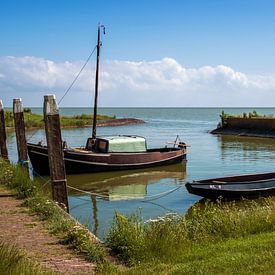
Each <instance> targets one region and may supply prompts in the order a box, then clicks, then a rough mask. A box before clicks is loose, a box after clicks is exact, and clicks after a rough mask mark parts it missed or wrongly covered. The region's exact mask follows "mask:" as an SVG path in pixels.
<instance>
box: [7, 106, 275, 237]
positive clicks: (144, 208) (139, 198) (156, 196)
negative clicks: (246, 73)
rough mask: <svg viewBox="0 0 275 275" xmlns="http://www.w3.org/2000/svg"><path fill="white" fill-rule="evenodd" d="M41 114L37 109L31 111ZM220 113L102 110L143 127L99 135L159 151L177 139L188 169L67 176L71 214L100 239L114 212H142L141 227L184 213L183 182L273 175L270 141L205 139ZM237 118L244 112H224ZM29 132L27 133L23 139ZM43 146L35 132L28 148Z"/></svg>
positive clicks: (81, 134)
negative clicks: (141, 141)
mask: <svg viewBox="0 0 275 275" xmlns="http://www.w3.org/2000/svg"><path fill="white" fill-rule="evenodd" d="M32 110H33V112H37V113H41V112H42V109H39V108H32ZM221 110H222V109H221V108H101V109H99V113H100V114H106V115H112V116H114V115H115V116H116V117H134V118H139V119H143V120H144V121H145V122H146V123H145V124H139V125H129V126H122V127H100V128H98V135H115V134H125V135H141V136H144V137H146V138H147V145H148V147H163V146H165V145H166V142H167V141H168V142H171V141H173V140H175V138H176V135H179V136H180V138H181V140H182V141H184V142H186V143H187V144H188V145H190V147H188V154H187V159H188V161H187V163H186V164H180V165H172V166H167V167H159V168H154V169H145V170H142V171H141V170H133V171H123V172H112V173H98V174H85V175H72V176H68V185H69V186H72V187H74V188H77V189H81V190H85V191H87V192H89V193H82V192H80V191H77V190H76V189H69V205H70V210H71V214H72V215H73V216H74V217H75V218H76V219H78V220H79V221H80V222H81V223H83V224H86V225H88V226H89V228H90V230H91V231H92V232H94V233H95V234H97V235H98V236H99V237H101V238H102V237H103V236H104V234H106V232H108V228H109V227H110V225H111V224H112V221H113V217H114V213H115V211H118V212H120V213H122V214H128V215H130V214H131V213H134V212H135V211H141V213H142V217H143V219H144V221H146V220H148V219H154V218H156V217H159V216H162V215H165V214H166V213H185V212H186V211H187V210H188V208H189V207H191V206H192V205H193V204H194V203H195V202H196V201H198V200H199V199H200V197H197V196H194V195H190V194H188V192H187V190H186V189H185V187H184V184H185V183H186V182H187V181H192V180H195V179H206V178H210V177H221V176H229V175H237V174H249V173H257V172H271V171H274V170H275V168H274V167H275V140H272V139H261V138H247V137H229V136H224V137H219V136H213V135H211V134H209V131H210V130H212V129H214V128H215V127H216V125H217V123H218V121H219V114H220V112H221ZM224 110H225V112H227V113H231V114H241V113H243V112H247V113H248V112H251V111H252V110H253V109H251V108H250V109H247V108H234V109H231V108H224ZM255 110H256V111H257V112H258V113H261V114H274V113H275V109H273V108H261V109H259V108H256V109H255ZM91 111H92V110H91V109H89V108H63V109H61V113H62V114H64V115H74V114H81V113H91ZM32 134H33V132H32V131H29V132H27V138H29V137H31V136H32ZM90 135H91V129H89V128H81V129H63V130H62V137H63V140H66V141H67V143H68V145H69V146H71V147H75V146H81V145H85V142H86V139H87V137H89V136H90ZM40 140H45V135H44V131H43V130H39V131H38V132H37V133H36V134H35V135H34V136H33V137H32V138H31V141H32V142H37V141H40ZM8 147H9V153H10V156H11V158H12V160H13V161H16V160H17V156H16V154H17V152H16V141H15V136H14V133H13V132H9V133H8Z"/></svg>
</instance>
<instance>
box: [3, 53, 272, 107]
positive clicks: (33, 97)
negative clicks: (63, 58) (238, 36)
mask: <svg viewBox="0 0 275 275" xmlns="http://www.w3.org/2000/svg"><path fill="white" fill-rule="evenodd" d="M82 65H83V62H80V61H75V62H68V61H67V62H62V63H58V62H54V61H51V60H46V59H43V58H36V57H30V56H25V57H12V56H6V57H0V98H2V99H3V100H5V101H11V100H12V98H13V97H22V98H23V99H24V103H25V105H32V106H34V105H35V106H39V105H41V102H42V101H43V97H42V96H43V94H47V93H56V94H57V96H58V97H59V98H60V97H61V96H62V94H63V93H64V91H65V90H66V89H67V88H68V86H69V85H70V84H71V82H72V81H73V79H74V77H75V76H76V75H77V73H78V71H79V70H80V68H81V66H82ZM93 87H94V64H93V66H92V68H91V65H88V66H87V68H86V69H85V70H84V71H83V73H82V74H81V76H80V78H79V80H78V81H77V82H76V85H75V86H74V87H73V89H72V91H71V93H70V94H68V95H67V97H66V99H65V100H64V105H63V106H87V105H90V102H92V98H91V94H92V91H93ZM274 102H275V75H253V76H251V75H247V74H244V73H241V72H237V71H234V70H233V69H232V68H230V67H227V66H224V65H219V66H216V67H211V66H204V67H201V68H185V67H184V66H182V65H181V64H179V63H178V62H177V61H176V60H174V59H172V58H163V59H161V60H157V61H140V62H132V61H119V60H109V61H104V62H103V63H102V64H101V67H100V105H101V106H186V107H188V106H270V105H271V106H272V105H274ZM7 105H10V104H7Z"/></svg>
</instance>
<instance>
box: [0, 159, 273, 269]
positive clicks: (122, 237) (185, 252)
mask: <svg viewBox="0 0 275 275" xmlns="http://www.w3.org/2000/svg"><path fill="white" fill-rule="evenodd" d="M0 184H4V185H5V186H6V187H9V188H12V189H15V190H17V193H18V196H19V197H20V198H24V201H25V203H24V204H25V205H26V206H28V207H29V208H30V210H31V211H32V212H33V213H36V214H37V215H39V216H40V218H41V219H42V220H44V221H46V226H47V228H48V230H49V231H50V232H51V233H52V234H54V235H57V236H58V237H59V239H60V240H61V242H62V243H63V244H66V245H68V246H70V247H71V248H72V249H74V250H75V251H76V253H77V254H81V255H83V256H84V257H85V258H86V259H88V260H90V261H93V262H96V263H97V266H98V268H97V271H98V272H99V273H105V274H111V273H112V274H120V273H121V274H122V273H126V274H185V273H187V274H213V273H218V274H256V273H262V274H263V273H264V274H274V273H275V268H274V266H275V199H274V198H265V199H260V200H257V201H253V200H252V201H248V200H245V201H242V202H222V201H219V200H218V201H217V202H210V201H206V202H205V203H204V204H201V203H197V204H195V205H194V206H193V207H192V209H190V210H189V211H188V213H187V214H186V215H172V214H170V215H166V216H165V217H161V218H158V219H155V220H150V221H148V222H143V220H142V215H141V213H136V214H134V215H132V216H129V217H127V216H123V215H121V214H119V213H116V214H115V217H114V223H113V225H112V227H111V229H110V231H109V233H108V235H107V236H106V245H108V246H109V247H110V248H111V249H112V251H113V252H114V253H116V255H118V256H119V257H120V259H121V260H122V261H123V263H125V264H126V266H127V267H125V266H124V267H123V266H118V265H114V264H111V263H110V262H109V261H108V257H107V255H108V254H107V251H106V249H105V247H103V246H101V245H99V244H97V243H94V242H93V241H91V240H90V238H89V234H88V233H89V232H88V229H86V228H83V227H82V226H79V225H78V224H76V223H75V222H74V221H73V220H72V219H69V218H68V217H67V215H66V214H65V213H64V212H63V211H62V210H61V209H60V208H59V207H58V206H57V205H56V203H54V202H53V201H52V200H50V199H49V196H47V195H45V194H42V192H41V184H40V183H39V182H36V181H34V182H33V181H30V180H29V179H28V178H27V175H26V174H25V173H24V171H22V168H21V167H17V166H11V165H9V164H8V163H7V162H4V161H3V160H1V159H0Z"/></svg>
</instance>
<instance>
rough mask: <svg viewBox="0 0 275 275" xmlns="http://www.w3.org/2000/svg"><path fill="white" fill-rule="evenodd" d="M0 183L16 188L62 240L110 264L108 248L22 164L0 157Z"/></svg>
mask: <svg viewBox="0 0 275 275" xmlns="http://www.w3.org/2000/svg"><path fill="white" fill-rule="evenodd" d="M0 185H2V186H5V187H8V188H10V189H13V190H16V192H17V195H18V198H20V199H24V203H23V205H24V206H27V207H28V208H29V209H30V211H31V212H32V213H35V214H37V215H38V216H39V217H40V219H41V220H43V221H45V224H46V227H47V229H48V230H49V231H50V232H51V233H52V234H54V235H56V236H58V238H59V239H60V242H61V243H63V244H65V245H67V246H69V247H70V248H72V249H73V250H74V251H75V252H76V253H77V254H79V255H82V256H83V257H84V258H86V259H87V260H89V261H92V262H96V263H98V264H104V265H107V261H106V256H107V253H106V249H105V248H104V247H103V246H102V245H101V244H99V243H98V242H95V241H93V240H91V238H90V235H89V231H88V229H87V228H85V227H84V226H80V225H79V224H77V223H76V222H75V221H74V220H73V219H71V218H69V217H68V215H67V213H65V212H64V211H63V210H62V209H61V208H60V207H59V206H58V205H57V203H55V202H54V201H52V200H51V199H50V197H49V196H48V195H47V193H45V190H42V185H41V183H40V182H39V181H31V180H30V179H29V178H28V176H27V173H26V172H25V171H24V170H23V169H22V168H21V167H20V166H18V165H10V164H9V163H7V162H6V161H4V160H3V159H1V158H0Z"/></svg>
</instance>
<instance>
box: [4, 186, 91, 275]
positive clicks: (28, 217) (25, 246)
mask: <svg viewBox="0 0 275 275" xmlns="http://www.w3.org/2000/svg"><path fill="white" fill-rule="evenodd" d="M21 204H22V200H17V199H16V198H15V196H14V194H13V193H12V191H9V190H6V189H4V188H2V187H0V242H3V243H5V244H8V245H15V246H16V247H17V248H18V249H19V250H20V251H23V252H24V254H25V255H26V257H27V258H29V259H30V260H31V261H32V262H36V263H37V264H39V265H40V266H41V267H42V270H45V271H53V272H56V273H57V274H59V273H60V274H85V273H89V274H93V273H94V270H95V267H96V265H95V264H94V263H90V262H87V261H86V260H85V259H83V258H81V257H80V256H77V255H76V254H74V253H73V251H72V250H70V249H69V248H67V247H66V246H64V245H62V244H60V243H59V240H58V239H57V237H55V236H52V235H50V234H49V232H47V231H46V229H45V227H44V225H43V221H41V220H39V218H38V217H37V216H36V215H33V214H30V213H29V210H28V209H27V208H26V207H22V206H21Z"/></svg>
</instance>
